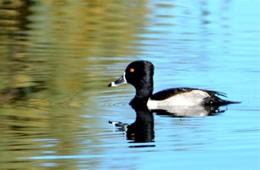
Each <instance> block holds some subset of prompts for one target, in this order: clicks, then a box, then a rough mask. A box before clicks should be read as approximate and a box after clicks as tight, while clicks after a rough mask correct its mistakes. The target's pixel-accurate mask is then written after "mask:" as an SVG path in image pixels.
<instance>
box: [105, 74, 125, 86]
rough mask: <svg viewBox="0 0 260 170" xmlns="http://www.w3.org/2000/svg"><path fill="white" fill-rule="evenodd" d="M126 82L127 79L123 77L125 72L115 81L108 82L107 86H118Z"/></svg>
mask: <svg viewBox="0 0 260 170" xmlns="http://www.w3.org/2000/svg"><path fill="white" fill-rule="evenodd" d="M126 83H127V81H126V79H125V74H123V75H122V76H121V77H119V79H117V80H116V81H113V82H111V83H109V84H108V87H116V86H120V85H121V84H126Z"/></svg>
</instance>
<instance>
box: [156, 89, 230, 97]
mask: <svg viewBox="0 0 260 170" xmlns="http://www.w3.org/2000/svg"><path fill="white" fill-rule="evenodd" d="M192 90H201V91H204V92H206V93H208V94H209V96H215V95H221V96H225V94H224V93H221V92H216V91H210V90H203V89H198V88H188V87H183V88H170V89H166V90H162V91H159V92H157V93H155V94H153V95H152V96H151V99H152V100H164V99H167V98H169V97H172V96H174V95H178V94H181V93H186V92H191V91H192Z"/></svg>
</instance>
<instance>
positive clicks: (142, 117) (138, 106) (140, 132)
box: [109, 101, 154, 142]
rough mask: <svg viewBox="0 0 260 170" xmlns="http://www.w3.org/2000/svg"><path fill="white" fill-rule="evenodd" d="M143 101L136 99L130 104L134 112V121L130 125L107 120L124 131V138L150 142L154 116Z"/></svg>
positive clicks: (152, 134) (152, 135)
mask: <svg viewBox="0 0 260 170" xmlns="http://www.w3.org/2000/svg"><path fill="white" fill-rule="evenodd" d="M143 103H144V101H136V102H135V103H132V104H131V106H132V108H133V109H134V110H135V112H136V119H135V122H134V123H132V124H131V125H128V124H125V123H122V122H114V121H109V123H111V124H113V125H115V126H116V127H119V128H120V129H121V130H122V131H126V138H127V139H128V140H132V141H133V142H152V141H153V139H154V118H153V114H152V112H151V111H150V110H149V109H148V108H147V106H146V105H145V104H143Z"/></svg>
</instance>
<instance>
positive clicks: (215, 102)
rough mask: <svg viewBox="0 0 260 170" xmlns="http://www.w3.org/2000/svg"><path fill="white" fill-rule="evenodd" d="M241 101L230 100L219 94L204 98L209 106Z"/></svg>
mask: <svg viewBox="0 0 260 170" xmlns="http://www.w3.org/2000/svg"><path fill="white" fill-rule="evenodd" d="M240 103H241V102H240V101H229V100H223V99H221V98H219V97H217V96H214V97H213V98H212V97H208V98H205V99H204V104H205V105H209V106H224V105H228V104H240Z"/></svg>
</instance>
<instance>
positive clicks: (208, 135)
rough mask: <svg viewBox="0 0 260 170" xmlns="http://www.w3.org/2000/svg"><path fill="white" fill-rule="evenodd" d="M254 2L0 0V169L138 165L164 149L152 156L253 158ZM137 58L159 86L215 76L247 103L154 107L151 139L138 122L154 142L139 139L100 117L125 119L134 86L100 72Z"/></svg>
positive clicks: (214, 83) (213, 81) (209, 81)
mask: <svg viewBox="0 0 260 170" xmlns="http://www.w3.org/2000/svg"><path fill="white" fill-rule="evenodd" d="M257 6H259V5H258V4H257V2H256V1H252V2H250V3H249V2H243V1H238V0H232V1H230V0H220V1H214V2H213V1H207V0H201V1H196V2H190V1H171V0H167V1H157V0H151V1H145V0H133V1H117V0H110V1H106V2H104V1H100V0H77V1H68V0H44V1H41V0H26V1H25V0H0V61H1V62H0V82H1V83H0V153H1V161H0V162H1V169H21V168H25V169H28V168H31V169H32V168H36V169H38V168H49V167H51V168H57V169H109V168H111V169H112V168H113V169H115V168H118V169H126V168H127V169H138V168H139V169H142V168H143V164H145V165H147V166H148V165H151V166H152V167H153V168H157V166H156V165H157V164H156V163H157V162H162V161H163V162H166V163H165V164H164V165H169V166H168V167H163V166H162V165H160V166H159V168H168V169H169V167H173V166H174V167H175V169H191V167H190V164H189V166H188V164H185V167H186V168H185V167H184V168H183V167H182V166H183V160H184V158H185V159H190V160H195V161H194V162H198V163H200V162H201V161H200V160H198V158H200V159H201V160H202V159H204V160H207V162H208V164H209V165H210V166H209V165H208V166H209V167H214V165H219V163H218V162H221V163H223V166H221V167H220V168H218V169H224V168H226V167H230V166H229V165H231V164H232V165H240V167H236V169H239V168H240V169H250V168H251V167H253V168H251V169H257V168H256V165H255V162H257V161H256V160H257V159H256V158H259V155H258V154H257V152H256V151H257V150H258V149H259V147H258V142H257V141H258V140H257V139H258V138H257V136H258V135H257V134H258V132H259V128H258V124H259V121H258V120H259V116H258V115H259V114H257V113H258V112H259V97H257V96H256V95H255V94H256V93H257V92H259V88H257V87H256V85H257V84H259V78H258V75H259V69H258V68H259V65H258V64H257V63H258V62H259V57H258V56H259V49H258V42H259V37H258V36H257V35H258V34H259V29H258V25H259V24H258V23H259V22H258V18H257V12H256V11H258V9H257ZM240 7H243V9H241V8H240ZM136 59H146V60H151V61H152V62H153V63H155V65H157V66H158V67H157V69H158V70H160V71H157V72H156V75H155V82H156V83H155V90H156V91H159V90H160V89H165V88H168V87H175V86H176V87H180V86H183V85H184V86H194V87H202V88H207V89H208V88H212V89H216V90H220V91H225V92H227V93H228V94H230V95H231V96H230V98H234V99H238V100H240V99H241V101H243V105H241V106H239V107H238V106H234V107H230V110H228V111H226V112H225V114H221V116H216V117H214V119H211V118H206V119H189V120H187V121H186V119H185V121H182V120H180V119H171V118H168V117H167V118H165V117H163V116H162V117H159V118H158V115H154V117H155V121H154V132H155V135H156V133H160V135H156V140H154V139H153V130H152V129H153V128H152V127H153V124H152V123H148V125H149V126H147V128H144V127H142V126H140V127H141V129H147V131H149V133H147V135H143V133H142V131H141V132H140V131H136V132H135V133H136V134H137V133H140V134H142V135H141V139H140V141H153V142H152V143H151V145H152V146H156V147H147V148H135V146H142V143H129V142H128V141H126V140H125V136H124V133H122V132H120V131H119V132H115V129H114V128H113V127H111V125H109V124H108V123H107V121H108V120H120V121H124V122H126V123H132V121H133V120H134V119H135V111H134V110H132V109H131V108H130V107H129V106H128V104H127V103H128V102H129V100H130V99H131V98H132V94H133V89H132V88H131V87H126V88H119V89H118V90H113V92H112V91H111V90H108V89H107V87H106V84H107V82H110V81H111V78H112V77H114V78H116V77H117V76H119V75H120V74H121V72H120V71H122V70H123V68H124V67H125V65H126V64H127V63H129V62H130V61H133V60H136ZM241 63H242V64H241ZM136 112H137V113H139V112H145V113H147V114H148V112H147V111H146V110H142V109H141V110H139V109H137V110H136ZM248 115H250V116H248ZM137 121H138V120H137ZM137 124H138V123H137ZM230 124H232V126H231V125H230ZM141 125H143V124H141ZM145 125H146V124H145ZM138 126H139V125H138ZM195 127H196V128H195ZM129 134H130V133H129ZM130 136H131V135H130ZM137 136H138V135H137ZM142 137H144V138H142ZM138 138H139V137H138ZM136 139H137V138H136V136H135V138H132V140H133V141H134V140H136ZM132 140H131V141H132ZM138 141H139V139H138ZM145 145H146V146H147V145H150V143H149V142H148V143H145ZM129 146H130V147H129ZM230 148H231V149H230ZM241 148H242V149H241ZM191 150H193V151H194V150H196V151H199V153H198V152H189V151H191ZM212 150H213V151H214V153H216V154H214V156H215V157H212V155H213V154H212V153H213V151H212ZM176 151H178V152H177V153H176ZM203 151H206V152H203ZM215 151H216V152H215ZM233 151H236V152H233ZM232 153H236V155H232ZM158 155H159V158H158ZM190 155H191V156H190ZM193 155H194V157H193ZM195 155H196V156H195ZM197 155H199V156H197ZM243 156H245V157H243ZM201 157H202V158H201ZM230 157H232V158H234V159H232V160H230ZM155 158H158V160H156V161H154V159H155ZM182 158H183V159H182ZM216 159H217V160H218V162H217V163H216V162H214V161H213V160H216ZM172 160H174V162H175V164H174V165H173V164H171V163H172V162H173V161H172ZM226 160H229V162H227V161H226ZM233 160H236V162H234V161H233ZM243 161H244V162H243ZM245 161H247V162H245ZM237 162H239V163H237ZM178 163H179V164H178ZM178 165H179V166H178ZM244 165H251V166H250V167H249V168H248V167H246V168H245V167H244ZM198 167H199V166H198ZM223 167H224V168H223ZM241 167H242V168H241ZM148 168H150V167H148ZM192 168H193V167H192Z"/></svg>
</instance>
